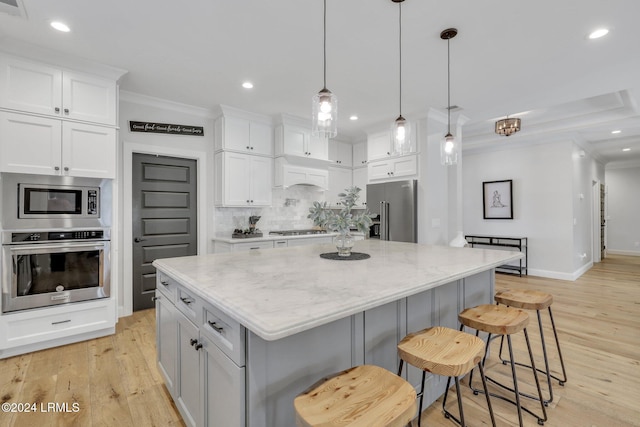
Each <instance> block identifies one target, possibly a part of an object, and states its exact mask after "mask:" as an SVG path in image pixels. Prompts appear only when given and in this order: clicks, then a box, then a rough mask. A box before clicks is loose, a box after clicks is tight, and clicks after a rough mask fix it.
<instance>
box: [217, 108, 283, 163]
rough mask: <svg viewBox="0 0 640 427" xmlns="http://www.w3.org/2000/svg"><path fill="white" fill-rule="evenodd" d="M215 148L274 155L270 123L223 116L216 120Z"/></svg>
mask: <svg viewBox="0 0 640 427" xmlns="http://www.w3.org/2000/svg"><path fill="white" fill-rule="evenodd" d="M215 126H216V128H215V149H216V151H218V150H232V151H238V152H245V153H250V154H260V155H266V156H271V155H273V128H272V127H271V125H270V124H268V123H264V122H259V121H256V120H249V119H245V118H241V117H233V116H228V115H227V116H221V117H219V118H218V119H217V120H216V125H215Z"/></svg>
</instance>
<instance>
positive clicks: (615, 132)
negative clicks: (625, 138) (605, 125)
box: [611, 130, 622, 135]
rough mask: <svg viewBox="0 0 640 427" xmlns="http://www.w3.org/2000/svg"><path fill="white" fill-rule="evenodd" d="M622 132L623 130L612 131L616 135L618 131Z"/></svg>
mask: <svg viewBox="0 0 640 427" xmlns="http://www.w3.org/2000/svg"><path fill="white" fill-rule="evenodd" d="M620 132H622V131H621V130H612V131H611V133H612V134H614V135H615V134H617V133H620Z"/></svg>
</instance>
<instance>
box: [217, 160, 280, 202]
mask: <svg viewBox="0 0 640 427" xmlns="http://www.w3.org/2000/svg"><path fill="white" fill-rule="evenodd" d="M272 163H273V159H271V158H269V157H262V156H254V155H249V154H241V153H234V152H230V151H224V152H220V153H218V154H216V157H215V173H216V184H215V204H216V206H245V207H246V206H271V191H272V184H271V183H272V171H273V166H272Z"/></svg>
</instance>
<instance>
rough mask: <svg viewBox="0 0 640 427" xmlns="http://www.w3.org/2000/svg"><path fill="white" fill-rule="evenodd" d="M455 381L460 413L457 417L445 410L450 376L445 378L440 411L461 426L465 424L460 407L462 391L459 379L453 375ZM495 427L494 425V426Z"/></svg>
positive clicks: (463, 426)
mask: <svg viewBox="0 0 640 427" xmlns="http://www.w3.org/2000/svg"><path fill="white" fill-rule="evenodd" d="M453 378H454V380H455V382H456V397H457V399H458V413H459V414H460V419H457V418H456V417H455V416H454V415H453V414H452V413H451V412H449V411H447V409H446V404H447V395H448V394H449V386H450V385H451V377H449V378H447V388H446V389H445V391H444V399H443V400H442V412H443V413H444V417H445V418H451V419H453V420H454V421H455V422H457V423H458V424H460V425H461V426H462V427H465V426H466V423H465V421H464V410H463V409H462V392H461V390H460V380H459V378H458V377H453ZM494 427H495V426H494Z"/></svg>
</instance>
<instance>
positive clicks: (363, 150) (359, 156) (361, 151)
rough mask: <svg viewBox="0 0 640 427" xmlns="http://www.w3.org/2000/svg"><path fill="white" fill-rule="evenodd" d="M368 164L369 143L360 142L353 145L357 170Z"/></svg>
mask: <svg viewBox="0 0 640 427" xmlns="http://www.w3.org/2000/svg"><path fill="white" fill-rule="evenodd" d="M366 164H367V143H366V142H360V143H358V144H354V145H353V167H354V168H357V167H360V166H364V165H366Z"/></svg>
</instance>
